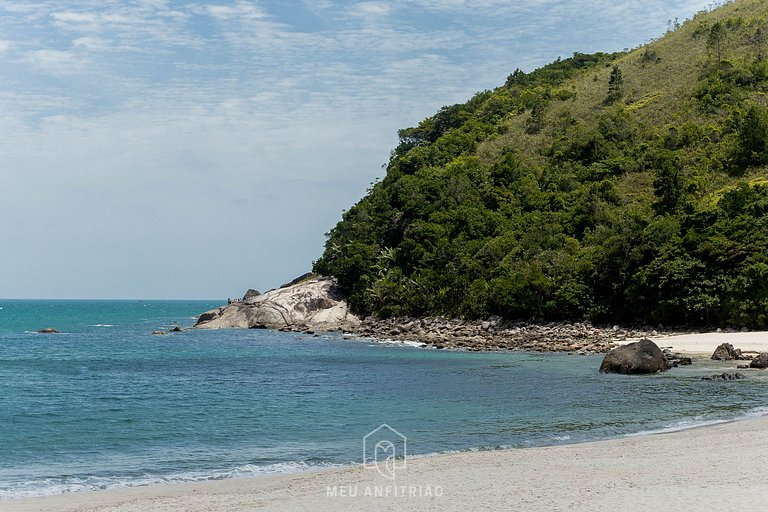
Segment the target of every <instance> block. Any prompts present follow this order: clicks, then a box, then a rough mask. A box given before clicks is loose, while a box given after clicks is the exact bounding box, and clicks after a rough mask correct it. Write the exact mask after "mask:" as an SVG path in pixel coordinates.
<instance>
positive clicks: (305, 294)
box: [195, 277, 360, 331]
mask: <svg viewBox="0 0 768 512" xmlns="http://www.w3.org/2000/svg"><path fill="white" fill-rule="evenodd" d="M359 324H360V320H359V319H358V318H357V317H356V316H355V315H353V314H351V313H350V312H349V311H348V308H347V303H346V301H345V300H344V298H343V297H342V296H341V294H340V293H339V291H338V287H337V285H336V282H335V280H333V279H332V278H325V277H320V278H315V279H310V280H307V281H303V282H300V283H298V284H293V285H290V286H286V287H283V288H279V289H277V290H271V291H268V292H266V293H264V294H262V295H256V296H250V297H246V298H245V300H243V301H238V302H233V303H232V304H229V305H228V306H223V307H220V308H216V309H212V310H210V311H206V312H205V313H203V314H202V315H200V318H199V319H198V321H197V324H196V325H195V327H196V328H198V329H227V328H235V329H238V328H239V329H294V330H307V329H310V330H320V331H330V330H338V329H354V328H355V327H357V326H358V325H359Z"/></svg>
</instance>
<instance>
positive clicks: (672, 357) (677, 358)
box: [663, 348, 693, 368]
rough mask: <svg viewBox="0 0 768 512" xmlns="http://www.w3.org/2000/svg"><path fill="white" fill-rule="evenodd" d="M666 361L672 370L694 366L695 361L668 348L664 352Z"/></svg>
mask: <svg viewBox="0 0 768 512" xmlns="http://www.w3.org/2000/svg"><path fill="white" fill-rule="evenodd" d="M663 353H664V359H666V360H667V365H668V366H669V367H670V368H677V367H678V366H688V365H691V364H693V359H691V358H690V357H687V356H684V355H683V354H680V353H677V352H672V351H670V350H669V349H668V348H665V349H664V350H663Z"/></svg>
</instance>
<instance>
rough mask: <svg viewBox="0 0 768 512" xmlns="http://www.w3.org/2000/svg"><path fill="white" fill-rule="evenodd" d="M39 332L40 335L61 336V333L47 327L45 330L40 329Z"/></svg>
mask: <svg viewBox="0 0 768 512" xmlns="http://www.w3.org/2000/svg"><path fill="white" fill-rule="evenodd" d="M37 332H39V333H40V334H59V331H57V330H56V329H54V328H53V327H46V328H45V329H40V330H39V331H37Z"/></svg>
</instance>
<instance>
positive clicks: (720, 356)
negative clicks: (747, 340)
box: [712, 343, 741, 361]
mask: <svg viewBox="0 0 768 512" xmlns="http://www.w3.org/2000/svg"><path fill="white" fill-rule="evenodd" d="M712 359H714V360H715V361H733V360H734V359H741V350H739V349H738V348H733V345H731V344H730V343H721V344H720V345H718V346H717V348H716V349H715V351H714V352H713V353H712Z"/></svg>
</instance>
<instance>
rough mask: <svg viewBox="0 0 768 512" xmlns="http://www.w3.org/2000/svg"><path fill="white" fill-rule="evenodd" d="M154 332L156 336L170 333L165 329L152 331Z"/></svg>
mask: <svg viewBox="0 0 768 512" xmlns="http://www.w3.org/2000/svg"><path fill="white" fill-rule="evenodd" d="M152 334H154V335H156V336H161V335H163V334H168V333H167V332H165V331H152Z"/></svg>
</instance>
